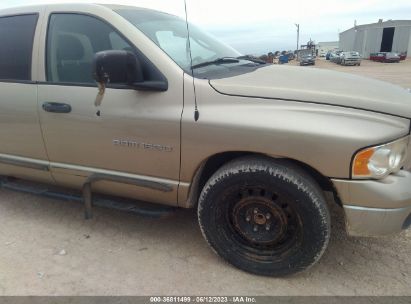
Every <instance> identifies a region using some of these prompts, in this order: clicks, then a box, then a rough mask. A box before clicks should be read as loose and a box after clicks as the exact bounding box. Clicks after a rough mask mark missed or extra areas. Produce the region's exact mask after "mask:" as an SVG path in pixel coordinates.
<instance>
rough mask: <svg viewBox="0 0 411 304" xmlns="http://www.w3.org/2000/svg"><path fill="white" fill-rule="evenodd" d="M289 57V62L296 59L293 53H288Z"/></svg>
mask: <svg viewBox="0 0 411 304" xmlns="http://www.w3.org/2000/svg"><path fill="white" fill-rule="evenodd" d="M287 56H288V60H289V61H291V60H294V59H295V55H294V53H291V52H290V53H288V54H287Z"/></svg>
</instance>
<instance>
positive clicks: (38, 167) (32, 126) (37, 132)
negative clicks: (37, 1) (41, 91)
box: [0, 13, 52, 182]
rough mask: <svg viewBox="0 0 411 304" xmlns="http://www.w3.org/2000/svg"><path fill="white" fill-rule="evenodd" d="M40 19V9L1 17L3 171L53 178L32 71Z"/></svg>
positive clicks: (0, 159) (45, 179)
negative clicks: (49, 169) (39, 115)
mask: <svg viewBox="0 0 411 304" xmlns="http://www.w3.org/2000/svg"><path fill="white" fill-rule="evenodd" d="M38 20H39V14H38V13H30V14H27V13H22V15H14V16H6V17H0V41H1V43H0V175H7V176H15V177H20V178H26V179H33V180H39V181H42V182H52V178H51V175H50V173H49V172H48V159H47V154H46V150H45V147H44V142H43V137H42V132H41V129H40V122H39V117H38V112H37V85H36V83H35V82H32V75H31V74H32V71H33V70H35V67H36V62H32V57H33V54H37V51H38V45H37V44H36V43H35V41H36V40H35V37H36V35H35V33H36V26H37V22H38ZM40 27H41V26H40V25H39V26H38V28H40ZM33 44H34V45H36V47H33ZM34 58H35V56H34ZM33 74H35V73H33Z"/></svg>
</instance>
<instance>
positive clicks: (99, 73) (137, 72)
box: [93, 50, 168, 91]
mask: <svg viewBox="0 0 411 304" xmlns="http://www.w3.org/2000/svg"><path fill="white" fill-rule="evenodd" d="M93 78H94V80H95V81H96V82H98V83H100V84H104V85H120V86H126V87H131V88H134V89H135V90H142V91H167V89H168V84H167V82H163V81H145V80H144V75H143V68H142V66H141V64H140V61H139V60H138V58H137V56H136V55H135V54H134V53H132V52H129V51H115V50H109V51H103V52H98V53H96V54H95V55H94V61H93Z"/></svg>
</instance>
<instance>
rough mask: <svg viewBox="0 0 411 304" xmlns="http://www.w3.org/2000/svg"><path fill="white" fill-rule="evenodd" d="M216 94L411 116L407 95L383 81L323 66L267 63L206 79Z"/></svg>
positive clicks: (409, 101) (406, 92)
mask: <svg viewBox="0 0 411 304" xmlns="http://www.w3.org/2000/svg"><path fill="white" fill-rule="evenodd" d="M210 85H211V86H212V87H213V88H214V89H215V90H216V91H217V92H219V93H221V94H226V95H233V96H243V97H255V98H267V99H281V100H291V101H300V102H311V103H317V104H327V105H334V106H342V107H350V108H358V109H363V110H368V111H374V112H380V113H387V114H392V115H396V116H401V117H407V118H411V94H410V93H409V92H408V91H407V90H405V89H403V88H401V87H399V86H395V85H392V84H389V83H386V82H383V81H379V80H374V79H370V78H366V77H361V76H356V75H353V74H348V73H341V72H335V71H330V70H325V69H316V68H313V69H310V68H301V67H293V66H283V65H270V66H267V67H263V68H260V69H257V70H256V71H254V72H252V73H247V74H242V75H239V76H235V77H230V78H223V79H214V80H210Z"/></svg>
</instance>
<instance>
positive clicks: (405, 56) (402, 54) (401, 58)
mask: <svg viewBox="0 0 411 304" xmlns="http://www.w3.org/2000/svg"><path fill="white" fill-rule="evenodd" d="M399 55H400V60H401V61H402V60H405V59H406V58H407V52H405V53H401V54H399Z"/></svg>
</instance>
